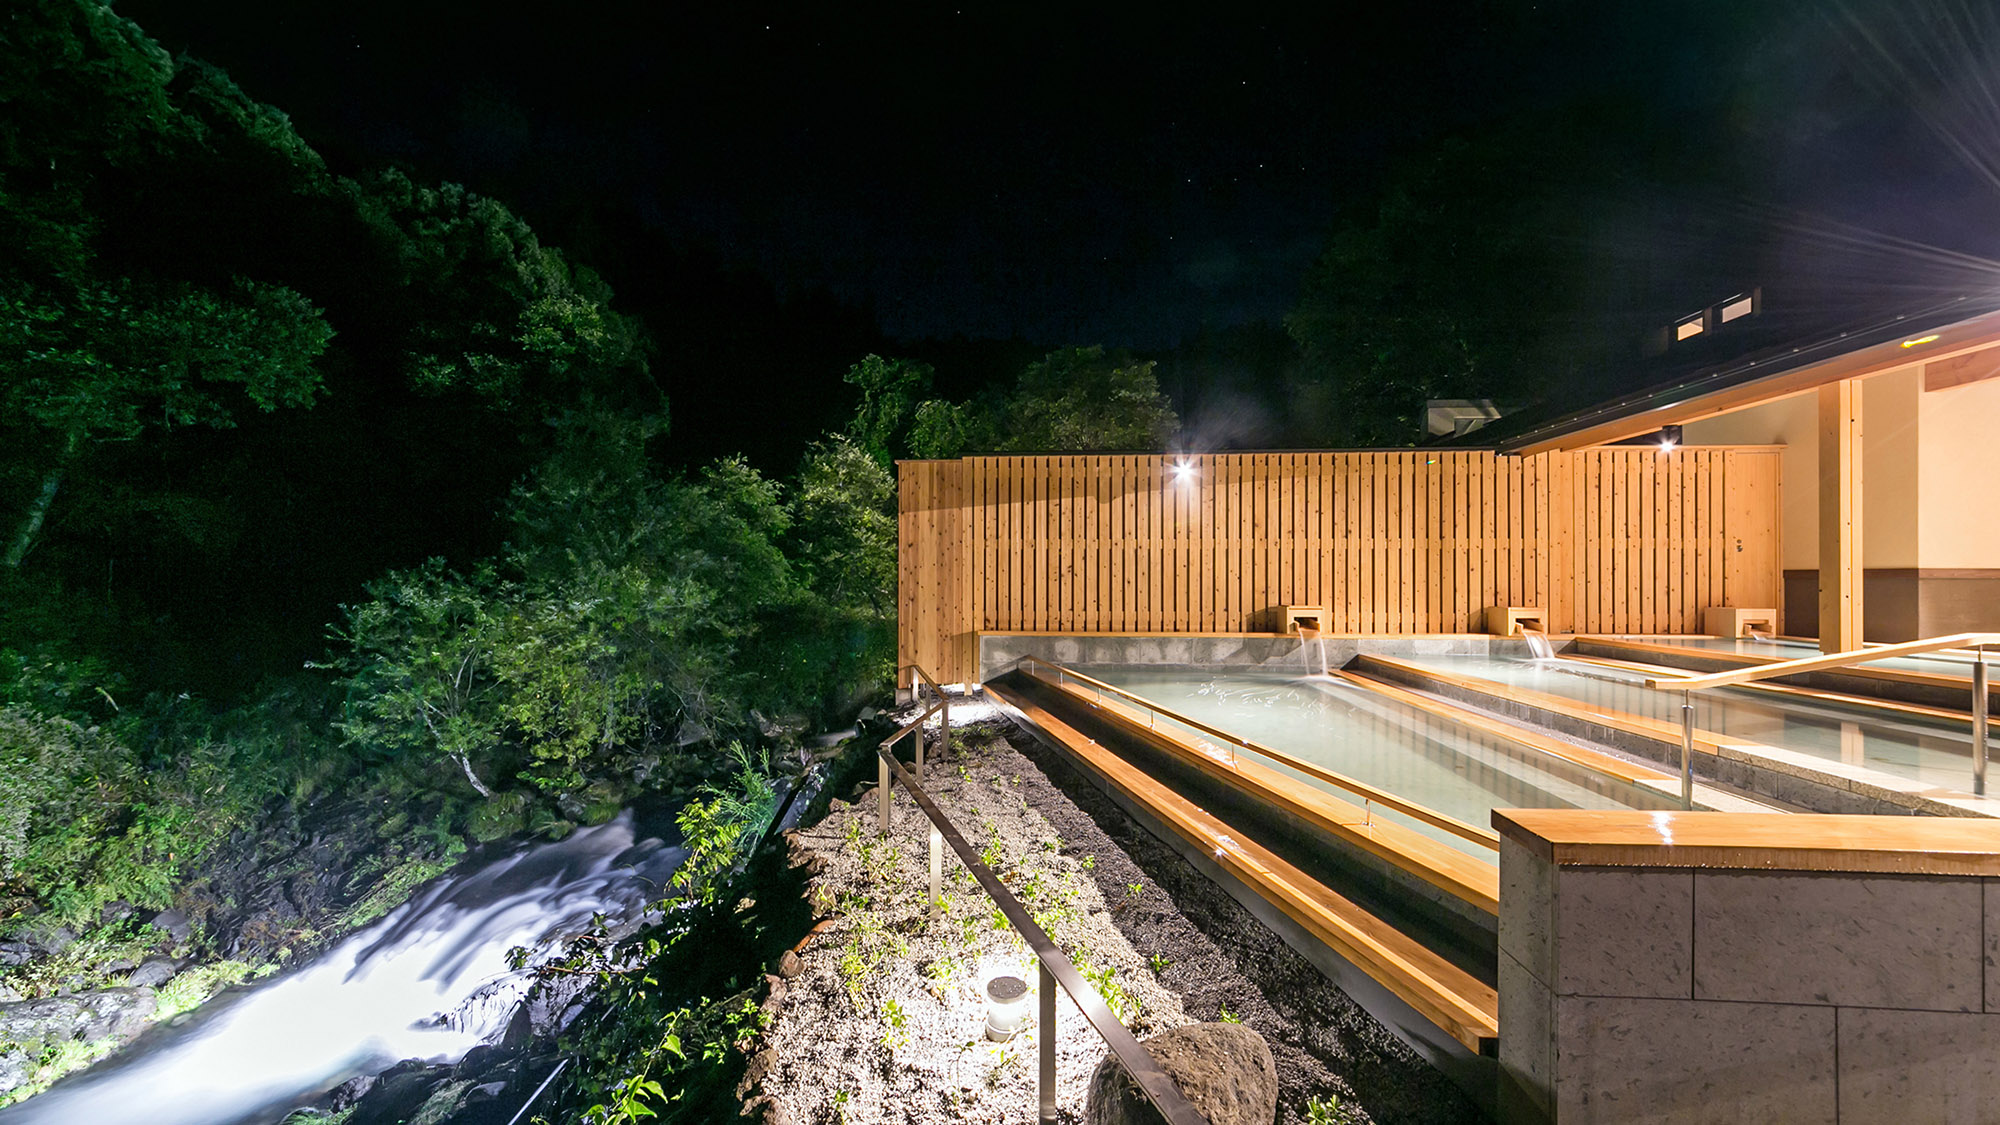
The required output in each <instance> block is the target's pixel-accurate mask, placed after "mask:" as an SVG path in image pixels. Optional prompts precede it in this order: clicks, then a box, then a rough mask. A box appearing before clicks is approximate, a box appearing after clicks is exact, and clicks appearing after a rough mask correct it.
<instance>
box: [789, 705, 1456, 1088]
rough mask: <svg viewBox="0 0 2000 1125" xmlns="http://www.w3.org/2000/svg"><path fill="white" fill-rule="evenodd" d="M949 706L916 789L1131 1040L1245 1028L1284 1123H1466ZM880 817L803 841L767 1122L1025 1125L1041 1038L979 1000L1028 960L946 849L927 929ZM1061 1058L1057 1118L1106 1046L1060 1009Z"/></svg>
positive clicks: (906, 852)
mask: <svg viewBox="0 0 2000 1125" xmlns="http://www.w3.org/2000/svg"><path fill="white" fill-rule="evenodd" d="M953 713H954V718H956V719H958V720H959V722H958V723H957V724H955V734H956V736H957V739H958V741H959V743H960V746H959V747H958V748H956V749H955V750H954V751H953V752H952V753H951V754H949V755H947V756H946V757H945V758H944V759H943V760H942V761H935V760H934V761H933V762H932V764H931V767H930V769H929V770H928V771H927V773H928V778H927V787H928V788H929V790H930V791H931V793H932V795H933V797H934V798H935V799H936V800H937V802H938V804H939V805H940V806H941V807H942V808H943V809H944V811H945V813H946V815H947V816H949V817H950V818H951V819H952V821H953V823H955V824H957V825H958V827H959V829H960V831H961V832H963V833H964V834H965V837H966V839H967V840H969V841H970V842H971V843H972V844H973V846H975V847H980V848H986V849H995V848H997V850H989V853H988V855H989V858H993V859H997V860H998V862H996V863H994V864H993V866H994V867H995V868H996V870H999V871H1001V872H1002V877H1003V878H1004V879H1005V880H1006V881H1007V883H1008V885H1009V886H1010V887H1011V888H1012V889H1013V890H1014V892H1015V894H1016V895H1017V896H1018V897H1020V898H1021V899H1022V900H1023V901H1024V902H1026V903H1027V904H1028V906H1029V908H1030V909H1031V910H1034V911H1035V912H1036V913H1037V914H1038V916H1040V917H1042V918H1043V920H1044V924H1045V926H1046V927H1047V928H1048V929H1049V930H1050V932H1051V933H1052V934H1053V935H1054V936H1055V938H1056V941H1057V942H1058V944H1060V945H1061V946H1062V947H1063V949H1064V950H1065V951H1067V952H1068V953H1069V954H1070V955H1071V957H1072V958H1074V959H1076V960H1077V961H1078V962H1079V963H1080V964H1079V967H1082V966H1083V965H1088V966H1090V970H1091V971H1094V972H1096V973H1098V974H1104V973H1107V972H1108V973H1109V974H1110V975H1109V980H1110V981H1111V982H1112V983H1113V985H1114V986H1115V989H1116V991H1117V992H1118V993H1120V994H1122V995H1123V996H1125V997H1127V998H1129V1000H1130V1001H1131V1002H1132V1003H1134V1004H1136V1006H1137V1014H1136V1015H1128V1016H1127V1017H1126V1023H1127V1024H1128V1026H1131V1027H1132V1028H1133V1030H1134V1031H1135V1032H1136V1033H1137V1034H1138V1035H1139V1036H1140V1037H1141V1038H1144V1037H1145V1036H1147V1035H1151V1034H1155V1033H1157V1032H1160V1031H1164V1030H1167V1029H1168V1028H1171V1027H1177V1026H1180V1025H1182V1024H1185V1023H1190V1022H1196V1021H1202V1020H1215V1019H1219V1018H1220V1019H1240V1020H1241V1021H1242V1022H1243V1023H1245V1024H1247V1025H1248V1026H1250V1027H1252V1028H1254V1029H1256V1030H1257V1031H1258V1032H1260V1033H1261V1034H1262V1035H1263V1036H1264V1038H1265V1040H1266V1041H1267V1042H1268V1043H1269V1044H1270V1046H1271V1052H1272V1056H1273V1058H1274V1059H1275V1061H1276V1063H1277V1069H1278V1080H1279V1114H1278V1118H1279V1120H1280V1121H1283V1122H1303V1121H1305V1120H1306V1116H1305V1115H1306V1111H1307V1105H1308V1101H1309V1099H1320V1100H1321V1101H1322V1103H1326V1104H1332V1105H1337V1106H1338V1110H1337V1112H1336V1114H1335V1116H1334V1118H1333V1119H1334V1120H1338V1121H1348V1122H1368V1121H1376V1122H1385V1123H1387V1122H1397V1123H1401V1122H1413V1123H1425V1125H1429V1123H1433V1122H1437V1123H1443V1122H1470V1121H1479V1120H1482V1115H1481V1114H1480V1112H1479V1111H1478V1109H1477V1108H1475V1107H1474V1106H1473V1105H1472V1104H1471V1103H1470V1102H1469V1101H1467V1100H1466V1099H1465V1098H1464V1097H1463V1096H1462V1095H1461V1094H1460V1093H1459V1092H1458V1090H1457V1088H1456V1087H1454V1086H1452V1085H1451V1084H1450V1083H1449V1082H1448V1081H1447V1080H1446V1079H1445V1078H1444V1077H1443V1075H1441V1074H1439V1073H1438V1072H1436V1071H1435V1070H1432V1069H1431V1068H1430V1067H1428V1066H1427V1065H1425V1064H1424V1063H1423V1062H1422V1061H1421V1060H1420V1059H1418V1058H1417V1057H1416V1056H1415V1054H1414V1053H1413V1052H1411V1051H1410V1050H1409V1049H1408V1048H1407V1047H1406V1046H1405V1045H1404V1044H1403V1043H1402V1042H1401V1041H1400V1040H1397V1039H1395V1038H1394V1037H1393V1036H1391V1035H1390V1034H1389V1033H1388V1032H1387V1031H1386V1030H1384V1029H1383V1028H1382V1027H1381V1025H1379V1024H1378V1023H1376V1022H1375V1021H1374V1020H1373V1019H1372V1018H1370V1017H1369V1016H1368V1015H1367V1014H1366V1013H1365V1012H1363V1011H1361V1009H1360V1008H1359V1007H1357V1006H1356V1005H1355V1004H1354V1003H1353V1002H1352V1001H1351V1000H1349V999H1348V998H1347V996H1346V995H1345V994H1343V993H1341V992H1340V991H1339V990H1338V989H1336V988H1334V987H1333V986H1332V985H1331V984H1329V983H1328V982H1327V981H1326V979H1325V978H1324V977H1322V976H1321V975H1320V974H1319V972H1318V970H1316V969H1314V968H1313V967H1312V965H1311V964H1310V963H1309V962H1307V961H1306V960H1305V959H1304V958H1302V957H1300V956H1299V955H1298V954H1296V953H1293V952H1292V951H1291V950H1290V949H1289V948H1288V947H1286V946H1285V945H1284V944H1283V943H1282V942H1281V941H1280V940H1279V939H1278V938H1277V937H1276V935H1274V934H1272V933H1271V932H1270V931H1269V930H1267V929H1265V928H1264V927H1263V926H1262V925H1261V924H1260V923H1258V922H1257V921H1256V920H1255V919H1254V918H1253V917H1252V916H1251V915H1250V914H1249V912H1248V911H1246V910H1244V909H1243V908H1242V907H1241V906H1240V905H1238V904H1237V903H1236V901H1235V900H1234V899H1232V898H1230V897H1229V895H1228V894H1227V893H1226V892H1224V891H1223V890H1222V889H1221V888H1219V887H1217V886H1215V885H1214V884H1213V883H1211V882H1209V881H1208V880H1207V878H1205V877H1204V876H1202V875H1201V874H1200V873H1198V872H1197V871H1195V870H1194V869H1193V868H1192V867H1190V866H1189V865H1188V864H1187V863H1186V862H1185V861H1183V860H1182V859H1181V858H1180V856H1179V855H1177V854H1175V853H1174V852H1173V851H1172V850H1171V849H1170V848H1168V847H1167V846H1166V845H1165V844H1163V843H1162V842H1160V841H1159V840H1157V839H1155V838H1153V837H1152V836H1151V835H1150V834H1149V833H1147V832H1145V831H1144V830H1143V829H1141V828H1139V827H1138V826H1137V825H1135V824H1133V823H1132V822H1131V821H1130V819H1129V818H1127V817H1126V816H1125V815H1124V814H1123V812H1122V811H1121V810H1119V809H1118V808H1117V806H1116V805H1114V804H1112V803H1111V802H1110V800H1109V799H1108V798H1106V797H1104V796H1103V794H1102V793H1100V792H1099V791H1098V790H1097V789H1096V788H1095V787H1094V786H1092V785H1091V784H1090V783H1088V782H1087V781H1085V780H1083V779H1082V778H1081V777H1079V776H1078V775H1076V774H1075V773H1074V772H1073V771H1072V770H1070V769H1069V767H1068V766H1067V765H1065V764H1064V763H1063V762H1062V761H1061V760H1060V759H1057V758H1056V757H1055V756H1054V755H1052V754H1050V753H1049V752H1048V751H1047V750H1046V749H1044V748H1043V747H1041V746H1040V745H1039V744H1038V743H1036V742H1034V740H1033V739H1032V738H1031V737H1030V736H1028V735H1026V734H1025V733H1023V732H1021V731H1020V730H1019V729H1018V728H1016V727H1014V726H1013V725H1012V724H1010V723H1007V722H1005V721H1004V720H998V719H995V718H990V717H989V718H979V717H978V716H981V715H982V714H983V715H986V716H991V715H992V714H993V712H992V710H991V708H990V706H989V705H986V704H984V703H983V702H980V701H976V700H967V701H965V702H964V703H963V704H961V703H959V702H958V701H954V705H953ZM968 720H972V721H970V722H968ZM1016 747H1020V748H1022V749H1024V750H1026V751H1027V752H1026V753H1025V754H1024V753H1022V752H1021V750H1017V749H1016ZM1045 770H1046V771H1047V772H1046V773H1045V772H1044V771H1045ZM1051 778H1053V779H1054V780H1053V782H1052V781H1051ZM874 808H875V804H874V795H873V792H872V790H870V791H869V792H868V793H867V795H866V796H865V797H864V798H863V799H861V800H859V801H858V802H856V803H853V804H849V803H846V802H835V803H834V806H833V809H832V811H831V812H830V813H829V814H828V815H827V817H826V818H825V819H824V820H822V821H820V822H819V823H818V824H816V825H813V826H812V827H810V828H805V829H801V830H800V831H799V833H798V845H799V846H801V847H803V848H804V849H805V850H807V851H809V852H811V853H812V854H814V855H815V856H817V857H819V860H820V861H821V862H822V863H823V864H824V865H825V866H824V868H823V870H822V871H821V872H820V874H819V875H818V877H817V878H816V879H815V880H814V883H813V888H812V890H811V891H810V892H809V893H810V894H811V895H812V896H813V897H814V901H815V905H816V907H817V908H818V909H819V911H820V912H821V913H822V914H823V915H824V916H825V921H824V923H823V925H822V927H821V928H820V930H819V931H818V933H817V936H816V937H815V938H814V939H813V940H812V942H811V944H810V945H809V946H808V947H807V948H806V949H805V950H804V951H803V952H802V960H803V965H804V969H803V972H802V973H801V974H800V976H799V977H798V979H796V980H794V981H792V982H791V984H790V988H789V990H788V992H787V996H786V1002H785V1003H784V1005H783V1006H782V1007H781V1008H780V1009H779V1013H778V1016H777V1019H776V1021H775V1023H774V1024H773V1026H772V1027H771V1029H770V1030H769V1032H768V1034H767V1037H766V1042H767V1043H768V1044H769V1045H770V1046H771V1047H772V1048H774V1051H773V1056H774V1062H773V1065H772V1066H771V1069H770V1071H769V1072H768V1074H766V1076H765V1077H764V1079H763V1083H762V1086H761V1092H762V1093H763V1094H764V1095H766V1096H768V1097H769V1098H770V1099H771V1103H772V1105H773V1107H774V1108H775V1109H777V1110H779V1111H781V1112H780V1113H777V1114H771V1115H770V1116H769V1117H767V1120H770V1119H772V1118H781V1119H784V1120H789V1121H791V1122H795V1123H798V1125H808V1123H818V1122H829V1123H841V1125H862V1123H872V1122H899V1123H903V1122H921V1123H929V1122H956V1121H1026V1120H1032V1119H1033V1115H1034V1105H1035V1091H1034V1083H1035V1077H1034V1067H1035V1059H1036V1054H1035V1052H1036V1041H1035V1035H1036V1033H1037V1032H1036V1029H1032V1028H1031V1029H1030V1030H1029V1031H1027V1032H1024V1033H1022V1034H1021V1035H1019V1036H1016V1037H1015V1039H1014V1040H1012V1041H1011V1042H1009V1043H1007V1044H1005V1045H1000V1044H992V1043H988V1042H987V1041H985V1040H984V1038H983V1037H981V1035H980V1030H981V1021H982V1019H983V1016H984V1012H983V1004H982V1002H981V998H980V991H979V989H980V986H981V985H982V984H983V982H984V981H985V980H986V979H988V978H990V977H991V976H993V975H996V974H998V973H1001V972H1007V973H1012V974H1014V975H1018V976H1021V977H1022V978H1023V979H1025V980H1027V981H1029V982H1030V984H1033V983H1034V981H1035V977H1036V974H1035V972H1034V961H1033V958H1032V956H1031V955H1030V954H1029V953H1028V952H1027V949H1026V947H1025V946H1024V945H1023V944H1022V943H1021V942H1020V940H1019V939H1018V938H1016V937H1015V936H1014V935H1013V931H1012V930H1011V929H1010V928H1008V927H1007V925H1006V924H1005V922H1004V921H1001V920H999V919H997V917H995V912H994V910H993V908H992V906H991V903H990V902H989V901H988V900H987V898H986V897H985V895H984V894H983V893H982V892H981V891H980V890H979V889H978V887H977V886H976V885H975V884H974V883H973V882H972V880H971V878H970V875H969V874H967V873H966V872H965V870H964V867H963V865H961V864H959V863H958V862H957V860H956V857H955V856H952V855H951V854H950V852H949V849H947V854H946V858H945V875H946V878H945V895H944V898H945V914H944V917H943V918H942V920H941V921H939V922H937V923H931V922H929V921H927V919H926V918H925V915H924V902H923V899H924V884H925V880H926V872H925V862H926V859H925V838H926V837H925V834H924V831H923V829H924V826H925V824H926V823H927V822H925V821H924V819H923V814H922V813H921V812H920V811H918V809H917V808H916V806H915V805H914V804H913V803H912V802H911V801H910V800H909V798H908V797H907V796H900V795H899V797H898V799H897V801H896V803H895V811H894V816H893V821H894V824H895V831H894V832H893V833H892V834H891V835H890V836H889V837H888V838H887V839H879V838H877V837H876V836H875V835H874V827H875V812H874ZM1051 923H1052V924H1051ZM1100 979H1102V978H1101V977H1100ZM1030 1011H1031V1012H1032V1011H1033V1008H1032V1007H1031V1008H1030ZM1057 1044H1058V1056H1059V1057H1058V1061H1057V1085H1058V1100H1057V1106H1058V1110H1059V1113H1060V1115H1061V1118H1062V1120H1064V1121H1081V1120H1082V1110H1083V1105H1082V1099H1083V1090H1084V1086H1085V1084H1086V1082H1087V1081H1088V1079H1089V1075H1090V1071H1091V1070H1092V1068H1094V1067H1095V1066H1096V1064H1097V1062H1098V1060H1099V1059H1101V1058H1102V1057H1103V1055H1104V1047H1103V1044H1102V1041H1101V1040H1099V1039H1098V1038H1097V1036H1096V1033H1095V1032H1093V1031H1091V1030H1090V1028H1089V1026H1088V1025H1087V1024H1085V1023H1084V1022H1083V1017H1082V1016H1081V1014H1080V1013H1078V1012H1077V1010H1076V1008H1075V1007H1074V1006H1073V1005H1071V1004H1069V1003H1068V1002H1067V1000H1063V1001H1061V1002H1059V1003H1058V1005H1057Z"/></svg>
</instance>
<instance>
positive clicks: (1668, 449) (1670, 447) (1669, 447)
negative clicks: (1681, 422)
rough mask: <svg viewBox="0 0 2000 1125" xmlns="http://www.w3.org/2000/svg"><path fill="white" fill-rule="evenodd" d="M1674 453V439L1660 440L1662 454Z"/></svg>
mask: <svg viewBox="0 0 2000 1125" xmlns="http://www.w3.org/2000/svg"><path fill="white" fill-rule="evenodd" d="M1673 451H1674V439H1672V438H1661V439H1660V452H1662V453H1672V452H1673Z"/></svg>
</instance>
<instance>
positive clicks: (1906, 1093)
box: [1500, 839, 2000, 1125]
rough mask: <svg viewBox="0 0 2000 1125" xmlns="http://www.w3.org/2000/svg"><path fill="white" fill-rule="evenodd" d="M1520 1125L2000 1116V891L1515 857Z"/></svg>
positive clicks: (1953, 883)
mask: <svg viewBox="0 0 2000 1125" xmlns="http://www.w3.org/2000/svg"><path fill="white" fill-rule="evenodd" d="M1500 884H1501V885H1500V1067H1501V1074H1502V1077H1501V1084H1502V1089H1501V1092H1500V1105H1501V1120H1502V1121H1504V1122H1552V1121H1555V1122H1562V1123H1563V1125H1580V1123H1584V1122H1614V1121H1615V1122H1642V1121H1643V1122H1682V1121H1685V1122H1697V1121H1701V1122H1722V1121H1728V1122H1759V1121H1768V1122H1787V1123H1793V1122H1821V1121H1824V1122H1836V1121H1837V1122H1839V1123H1840V1125H1875V1123H1878V1122H1879V1123H1882V1125H1890V1123H1903V1122H1916V1121H1926V1122H1930V1121H1935V1122H1957V1121H1963V1122H1976V1121H1990V1120H1994V1119H1995V1117H1996V1115H2000V972H1996V971H1993V970H1990V969H1989V968H1988V966H1989V965H1996V964H2000V961H1996V958H2000V879H1993V878H1984V877H1974V876H1965V875H1934V874H1883V873H1856V872H1826V871H1793V870H1782V869H1761V870H1760V869H1717V868H1705V867H1686V866H1678V867H1666V866H1662V867H1647V866H1583V865H1575V866H1571V865H1563V864H1559V863H1557V862H1555V861H1554V860H1552V859H1550V858H1547V857H1546V856H1544V855H1540V854H1537V853H1536V852H1535V851H1534V850H1531V849H1530V848H1528V847H1525V846H1523V844H1522V843H1520V842H1517V841H1516V840H1514V839H1503V841H1502V844H1501V853H1500Z"/></svg>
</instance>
